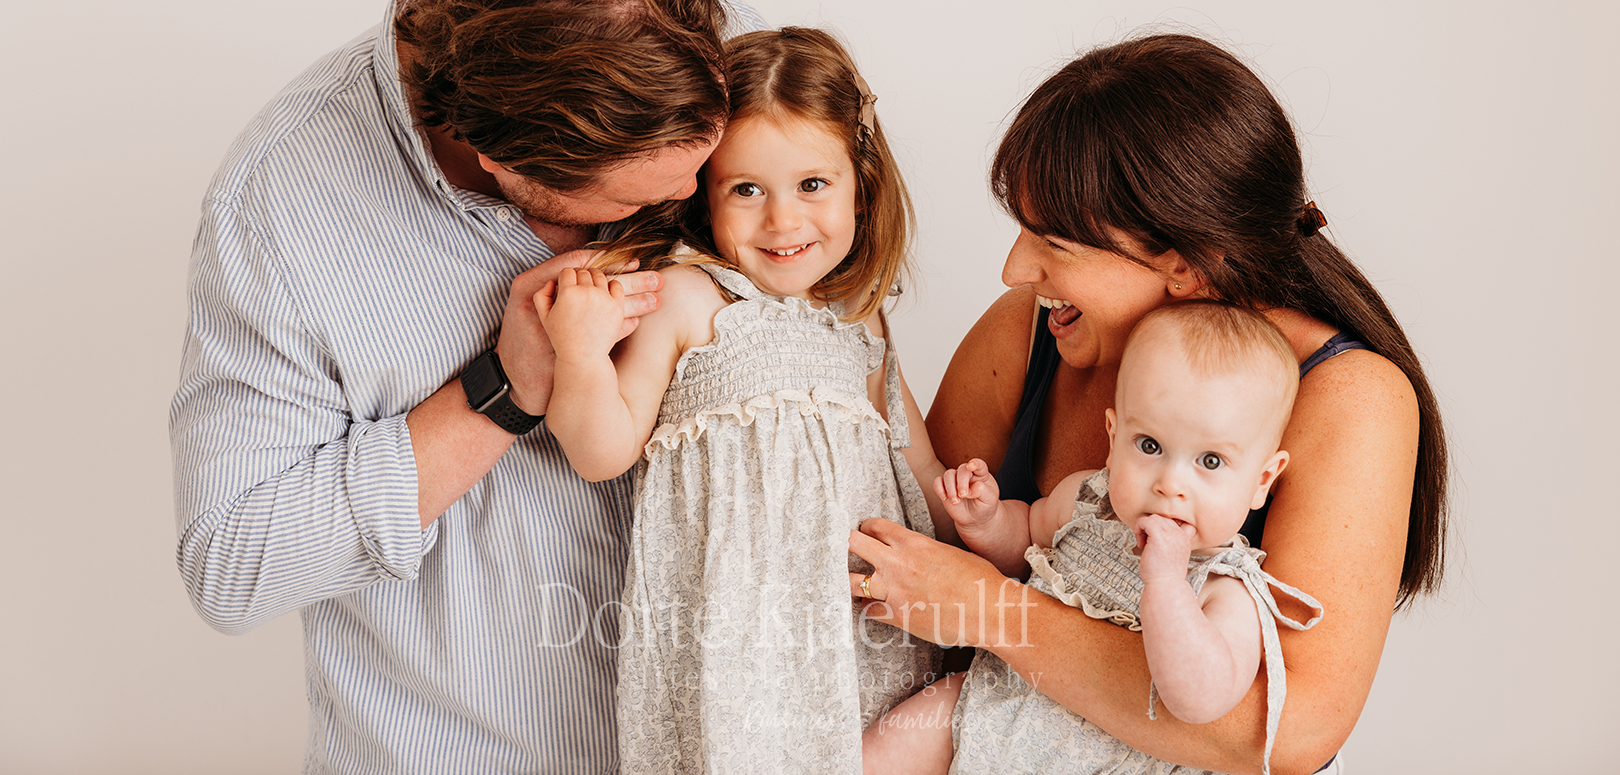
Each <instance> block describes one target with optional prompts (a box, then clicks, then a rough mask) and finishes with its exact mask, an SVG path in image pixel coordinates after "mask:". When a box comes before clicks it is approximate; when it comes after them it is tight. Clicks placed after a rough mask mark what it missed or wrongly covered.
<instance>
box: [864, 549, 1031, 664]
mask: <svg viewBox="0 0 1620 775" xmlns="http://www.w3.org/2000/svg"><path fill="white" fill-rule="evenodd" d="M849 550H850V551H851V552H853V553H854V554H855V555H857V556H859V557H860V558H861V559H864V560H866V561H867V562H869V563H871V564H872V567H873V569H874V570H873V571H872V574H871V576H870V577H868V576H864V575H862V574H859V573H851V574H849V590H850V595H851V596H852V597H857V598H859V597H868V598H869V599H870V600H871V602H869V603H867V605H866V609H865V614H866V615H867V616H869V617H871V618H872V619H875V620H877V621H880V622H886V623H888V624H892V625H894V626H896V627H899V628H901V629H903V630H905V631H907V632H909V633H911V634H912V635H916V636H917V637H919V638H923V639H924V640H928V641H932V642H934V643H938V644H940V645H943V646H988V645H990V644H993V643H1002V644H1004V643H1006V642H1007V638H1009V637H1011V638H1014V639H1016V638H1019V637H1021V633H1024V632H1025V630H1024V629H1023V627H1022V626H1021V617H1020V616H1019V613H1021V612H1022V611H1023V610H1024V609H1027V608H1028V606H1029V605H1030V604H1029V596H1030V595H1032V594H1034V593H1032V592H1031V590H1030V589H1029V588H1028V587H1026V586H1024V585H1023V584H1020V583H1018V582H1017V581H1014V580H1013V579H1009V578H1007V577H1006V576H1003V575H1001V573H1000V572H998V571H997V570H996V568H995V566H994V565H991V564H990V562H989V561H988V560H985V559H984V558H982V557H979V556H978V555H975V554H970V553H968V552H965V551H963V550H961V549H958V548H956V547H954V546H950V545H948V544H942V543H940V542H938V541H935V540H933V539H931V538H929V537H927V536H924V535H922V534H920V533H916V532H913V531H911V530H907V529H906V528H904V527H901V526H900V525H897V524H895V523H893V522H890V521H888V520H886V519H869V520H866V521H865V522H862V523H861V529H860V530H851V531H850V532H849ZM868 578H870V579H871V580H870V581H869V582H867V588H866V594H865V595H863V594H862V588H861V586H862V582H865V581H866V580H867V579H868Z"/></svg>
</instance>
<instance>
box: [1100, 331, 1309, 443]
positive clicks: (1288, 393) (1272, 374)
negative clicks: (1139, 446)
mask: <svg viewBox="0 0 1620 775" xmlns="http://www.w3.org/2000/svg"><path fill="white" fill-rule="evenodd" d="M1150 343H1164V344H1168V345H1173V346H1176V347H1177V348H1178V349H1179V351H1180V353H1181V354H1182V356H1184V357H1185V358H1186V359H1187V365H1188V366H1189V367H1191V368H1192V370H1193V373H1194V374H1196V375H1198V376H1213V375H1222V374H1237V373H1243V374H1255V375H1259V376H1262V377H1265V378H1266V380H1267V381H1268V382H1269V383H1271V384H1272V385H1273V386H1274V387H1275V388H1276V391H1275V401H1276V411H1275V412H1274V413H1273V415H1274V416H1275V417H1277V426H1276V429H1275V430H1276V435H1277V438H1278V439H1279V440H1280V439H1281V438H1282V433H1283V429H1284V428H1285V427H1286V426H1287V425H1288V418H1289V415H1290V413H1291V412H1292V410H1293V406H1294V395H1295V394H1296V393H1297V392H1298V390H1299V360H1298V359H1297V358H1296V357H1295V355H1294V348H1293V346H1291V345H1290V344H1288V339H1287V337H1284V336H1283V334H1282V332H1281V331H1279V330H1277V327H1276V326H1275V325H1272V323H1271V321H1269V320H1267V319H1266V317H1265V316H1264V315H1262V314H1260V313H1259V312H1256V311H1255V310H1252V309H1249V308H1247V307H1239V306H1236V305H1234V304H1228V303H1226V302H1220V301H1213V300H1210V299H1190V300H1187V301H1180V302H1176V303H1174V304H1166V305H1164V306H1162V307H1158V308H1156V309H1154V310H1153V311H1151V312H1149V313H1148V314H1147V315H1145V316H1144V317H1143V318H1142V319H1141V320H1140V321H1139V322H1137V324H1136V327H1135V328H1134V329H1132V330H1131V335H1130V336H1129V337H1128V338H1127V339H1126V340H1125V356H1124V360H1126V361H1129V360H1130V359H1131V351H1132V350H1133V349H1135V348H1140V347H1142V346H1145V345H1148V344H1150ZM1121 365H1122V366H1123V363H1122V364H1121ZM1122 384H1123V383H1122Z"/></svg>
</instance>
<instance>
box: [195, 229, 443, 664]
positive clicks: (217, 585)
mask: <svg viewBox="0 0 1620 775" xmlns="http://www.w3.org/2000/svg"><path fill="white" fill-rule="evenodd" d="M189 297H190V310H189V321H188V324H187V331H186V340H185V349H184V353H183V357H182V364H181V375H180V387H179V390H178V392H177V393H176V396H175V400H174V404H173V407H172V409H171V412H170V433H171V440H172V443H173V455H174V471H175V510H176V521H177V528H178V531H179V549H178V558H177V559H178V562H179V566H180V572H181V575H182V578H183V579H184V581H185V585H186V588H187V591H188V592H189V594H190V596H191V599H192V602H193V604H194V605H195V606H196V607H197V610H198V612H199V613H200V614H201V615H202V616H203V618H204V619H205V620H206V621H207V622H208V623H209V624H210V625H211V626H213V627H214V628H216V629H218V630H220V631H221V632H226V633H239V632H244V631H247V630H249V629H251V628H253V627H255V626H256V625H258V624H259V623H261V622H263V621H264V620H266V619H268V618H271V617H274V616H276V615H278V614H281V613H284V612H286V611H290V610H294V609H297V608H299V607H302V606H304V605H306V604H308V603H311V602H315V601H318V600H322V599H326V598H329V597H333V596H336V595H341V594H344V593H346V592H351V591H353V590H355V589H358V588H361V587H364V586H366V585H369V584H372V583H375V582H377V581H380V580H390V579H392V580H403V579H412V578H415V576H416V574H417V572H418V570H419V568H420V565H421V559H422V555H423V554H424V552H426V551H427V550H428V548H430V547H431V546H432V544H433V540H434V537H435V534H436V531H435V529H433V528H430V529H428V530H427V531H424V530H423V529H422V527H421V521H420V517H419V516H418V512H417V484H416V466H415V461H414V457H413V455H412V451H411V437H410V431H409V428H408V426H407V425H406V422H405V415H404V414H399V415H395V416H389V417H377V418H368V417H356V416H353V413H352V412H351V411H350V409H349V406H348V402H347V401H346V400H345V392H344V387H343V386H344V382H345V380H346V379H348V378H355V377H360V375H347V374H345V373H344V371H343V368H342V366H341V365H340V364H339V363H338V362H337V361H336V360H335V359H334V358H332V357H331V356H330V351H329V348H328V347H327V346H326V343H325V342H323V340H322V337H321V336H320V334H319V332H318V331H315V330H312V327H311V326H310V325H309V324H308V320H307V318H306V316H305V314H303V313H302V312H301V310H300V309H299V306H298V304H297V303H296V301H295V297H294V295H293V293H291V291H290V286H289V283H288V282H287V280H286V277H285V276H284V275H283V274H282V269H281V266H280V264H279V262H278V260H277V257H276V256H275V255H274V253H273V251H272V250H271V249H269V248H268V247H267V244H266V240H265V239H263V236H262V235H261V234H260V233H258V232H257V230H256V228H255V224H254V222H253V220H252V219H251V218H250V217H247V216H245V215H244V214H243V212H242V210H241V208H239V207H238V206H237V205H236V204H235V203H233V202H229V201H220V200H210V201H208V202H207V203H205V205H204V212H203V217H202V223H201V226H200V227H199V230H198V235H197V240H196V242H195V244H194V246H193V255H192V262H191V272H190V278H189Z"/></svg>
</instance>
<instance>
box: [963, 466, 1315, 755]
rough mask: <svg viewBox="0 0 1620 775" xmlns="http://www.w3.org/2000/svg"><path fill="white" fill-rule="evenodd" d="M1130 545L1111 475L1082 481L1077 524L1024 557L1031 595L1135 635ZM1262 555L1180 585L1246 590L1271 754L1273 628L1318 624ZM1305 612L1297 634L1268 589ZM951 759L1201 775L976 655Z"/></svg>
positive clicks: (1154, 701)
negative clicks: (1219, 582) (1112, 501)
mask: <svg viewBox="0 0 1620 775" xmlns="http://www.w3.org/2000/svg"><path fill="white" fill-rule="evenodd" d="M1135 547H1136V536H1135V535H1134V534H1133V533H1132V532H1131V529H1130V528H1129V527H1126V526H1125V524H1124V523H1122V522H1120V521H1119V520H1118V519H1117V518H1116V517H1115V516H1114V510H1113V507H1112V506H1110V505H1109V503H1108V470H1107V469H1103V470H1101V471H1098V472H1097V473H1095V474H1093V475H1091V476H1090V477H1087V478H1086V480H1085V482H1084V483H1082V484H1081V486H1080V491H1079V493H1078V494H1077V495H1076V497H1075V504H1074V516H1073V517H1072V518H1071V519H1070V521H1069V522H1068V524H1065V525H1064V526H1063V527H1061V528H1059V529H1058V531H1057V533H1056V534H1055V535H1054V536H1053V537H1052V548H1050V549H1041V548H1039V547H1030V549H1029V550H1028V551H1027V552H1026V553H1025V555H1024V556H1025V559H1027V560H1029V565H1030V579H1029V586H1030V587H1031V588H1033V589H1035V590H1037V591H1039V592H1042V593H1044V594H1047V595H1050V596H1052V597H1055V598H1057V599H1058V600H1061V601H1063V602H1064V603H1067V604H1068V605H1071V606H1074V607H1076V608H1079V609H1081V610H1083V611H1085V612H1086V615H1088V616H1090V617H1092V618H1094V619H1104V620H1107V621H1111V622H1113V623H1114V624H1118V625H1120V626H1121V627H1127V628H1129V629H1131V630H1134V631H1138V632H1140V631H1141V629H1142V624H1141V620H1140V609H1141V602H1142V573H1141V560H1140V559H1139V558H1138V557H1137V556H1136V555H1135V554H1134V553H1133V550H1134V549H1135ZM1265 556H1266V554H1265V552H1262V551H1260V550H1259V549H1251V548H1249V545H1248V541H1247V540H1245V539H1244V538H1243V536H1241V535H1240V536H1236V537H1234V538H1233V539H1232V541H1231V542H1230V543H1228V544H1226V546H1225V547H1223V550H1222V551H1220V552H1218V553H1216V554H1215V555H1213V556H1197V555H1195V556H1193V557H1192V558H1190V559H1189V560H1188V563H1187V581H1188V583H1190V584H1191V585H1192V588H1193V591H1194V592H1195V593H1196V592H1198V591H1199V590H1201V589H1203V586H1204V582H1205V581H1206V580H1208V578H1209V575H1210V574H1211V573H1214V574H1218V575H1223V576H1230V577H1232V578H1235V579H1238V580H1239V581H1241V582H1243V584H1244V586H1245V587H1246V588H1247V589H1248V590H1249V594H1250V595H1251V596H1252V597H1253V598H1254V599H1255V602H1256V604H1257V606H1258V608H1259V610H1260V614H1261V616H1260V631H1261V635H1262V638H1261V640H1262V642H1263V647H1264V650H1265V667H1266V681H1267V684H1266V747H1265V754H1264V757H1265V758H1264V761H1263V762H1262V767H1264V768H1265V769H1267V770H1269V765H1270V757H1271V744H1272V740H1273V738H1274V737H1275V736H1276V732H1277V722H1278V720H1279V719H1280V718H1281V716H1282V707H1283V700H1284V697H1285V693H1286V691H1287V690H1286V683H1285V682H1286V679H1285V677H1284V674H1283V657H1282V650H1281V648H1280V647H1279V646H1278V642H1277V622H1278V621H1281V622H1283V623H1284V624H1286V625H1288V626H1290V627H1293V628H1294V629H1299V630H1304V629H1309V628H1310V627H1312V626H1314V625H1315V624H1316V622H1317V621H1319V620H1320V619H1321V618H1322V606H1321V604H1319V603H1317V602H1316V600H1315V599H1314V598H1312V597H1311V596H1310V595H1307V594H1305V593H1304V592H1301V591H1299V590H1297V589H1295V588H1293V587H1290V586H1288V585H1286V584H1283V583H1282V582H1279V581H1277V580H1276V579H1275V578H1272V576H1271V574H1269V573H1266V572H1265V571H1264V570H1261V569H1260V562H1261V561H1262V560H1264V559H1265ZM1271 587H1276V588H1277V589H1279V590H1281V591H1283V592H1284V593H1286V594H1288V595H1290V596H1292V597H1294V598H1295V599H1297V600H1299V601H1301V602H1303V603H1305V604H1306V605H1307V606H1309V607H1310V608H1311V609H1312V610H1313V611H1315V613H1316V615H1315V617H1313V618H1312V619H1311V620H1310V621H1308V622H1305V623H1303V624H1301V623H1300V622H1296V621H1294V620H1292V619H1289V618H1288V617H1286V616H1284V615H1283V614H1282V613H1281V611H1279V610H1278V608H1277V602H1276V600H1275V598H1273V597H1272V594H1271V591H1270V588H1271ZM1147 699H1148V701H1147V713H1148V716H1149V717H1150V718H1152V717H1155V714H1156V712H1157V711H1156V706H1157V705H1158V696H1157V693H1156V692H1155V691H1154V690H1153V689H1152V688H1151V686H1150V688H1149V692H1148V698H1147ZM951 737H952V742H953V743H954V745H955V746H956V757H955V759H954V760H953V761H952V763H951V772H952V773H953V775H968V774H970V773H997V774H1002V773H1005V774H1007V775H1012V774H1013V773H1075V774H1079V773H1109V775H1136V774H1143V775H1169V774H1170V773H1174V774H1175V775H1193V774H1194V773H1200V772H1207V771H1206V770H1195V769H1192V768H1189V767H1182V766H1178V765H1175V764H1171V763H1170V762H1167V761H1163V760H1160V759H1155V758H1153V757H1151V756H1148V755H1147V754H1145V753H1142V752H1140V751H1137V750H1136V749H1134V748H1131V747H1130V746H1128V745H1126V744H1124V743H1122V742H1120V741H1119V740H1118V739H1116V738H1114V736H1112V735H1110V734H1108V733H1107V732H1104V731H1103V730H1102V728H1101V727H1098V726H1097V725H1096V724H1093V723H1091V722H1090V721H1087V720H1086V719H1084V718H1082V717H1081V716H1079V715H1078V714H1076V713H1074V712H1073V711H1070V710H1069V709H1067V708H1065V707H1063V706H1062V705H1059V704H1058V703H1056V702H1054V701H1053V700H1051V699H1050V698H1048V697H1047V696H1046V695H1044V694H1042V693H1041V692H1040V691H1039V687H1037V686H1032V685H1030V684H1029V682H1027V681H1025V680H1024V679H1023V677H1021V676H1019V675H1018V674H1017V673H1016V672H1014V671H1013V669H1012V668H1011V667H1008V666H1007V663H1005V662H1003V661H1002V660H1001V658H1000V657H997V656H996V655H994V654H992V653H990V652H988V651H980V652H979V655H978V656H977V657H975V658H974V660H973V666H972V667H971V668H969V670H968V673H967V677H966V678H965V680H964V681H963V684H962V696H961V698H960V699H959V700H957V703H956V709H955V712H954V713H953V715H952V717H951Z"/></svg>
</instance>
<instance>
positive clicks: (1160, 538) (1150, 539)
mask: <svg viewBox="0 0 1620 775" xmlns="http://www.w3.org/2000/svg"><path fill="white" fill-rule="evenodd" d="M1135 532H1136V550H1137V553H1138V554H1140V555H1141V557H1142V581H1143V582H1144V583H1146V582H1148V581H1179V582H1185V581H1186V579H1187V560H1188V558H1189V557H1190V556H1191V555H1192V537H1193V535H1194V534H1195V533H1196V532H1197V529H1196V528H1194V527H1193V526H1192V525H1189V524H1186V523H1184V522H1177V521H1175V520H1173V519H1170V518H1169V517H1161V516H1159V515H1158V514H1149V515H1147V516H1145V517H1142V518H1141V519H1138V520H1137V521H1136V527H1135Z"/></svg>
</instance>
